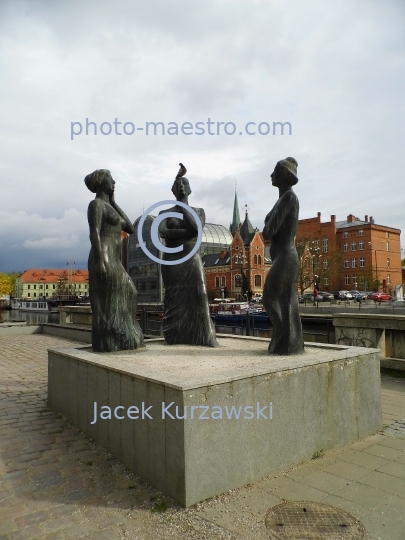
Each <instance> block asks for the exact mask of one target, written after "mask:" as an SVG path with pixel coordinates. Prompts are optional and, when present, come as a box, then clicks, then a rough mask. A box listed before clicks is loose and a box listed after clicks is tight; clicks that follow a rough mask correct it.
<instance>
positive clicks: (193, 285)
mask: <svg viewBox="0 0 405 540" xmlns="http://www.w3.org/2000/svg"><path fill="white" fill-rule="evenodd" d="M172 210H173V209H170V210H166V212H167V211H172ZM193 210H194V211H195V212H196V213H197V215H198V216H199V218H200V220H201V222H202V226H203V227H204V223H205V213H204V210H203V209H202V208H193ZM162 213H164V212H162ZM163 224H164V225H163ZM184 227H186V225H185V223H184V221H183V220H180V219H178V218H168V219H166V220H165V222H163V223H162V224H161V227H160V228H159V232H160V234H161V236H163V237H164V234H162V230H163V229H165V228H167V230H168V231H170V230H176V229H183V228H184ZM165 242H166V245H167V246H168V247H175V246H178V245H181V244H183V250H182V251H181V252H180V253H175V254H170V253H164V254H163V259H165V260H176V259H180V258H183V257H184V256H185V255H186V254H187V253H190V251H191V250H192V249H193V248H194V246H195V243H196V237H195V236H194V235H193V233H191V232H190V233H189V234H188V236H185V237H184V238H177V239H176V240H175V241H174V242H171V241H170V239H168V238H167V237H166V238H165ZM162 278H163V283H164V287H165V300H164V308H165V312H164V317H163V335H164V337H165V339H166V342H167V343H168V344H170V345H173V344H188V345H203V346H206V347H217V346H218V343H217V340H216V336H215V327H214V324H213V322H212V320H211V316H210V310H209V305H208V297H207V287H206V283H205V273H204V267H203V265H202V261H201V256H200V254H199V253H198V251H197V253H195V254H194V255H193V256H192V257H191V258H190V259H189V260H188V261H185V262H183V263H180V264H177V265H163V264H162Z"/></svg>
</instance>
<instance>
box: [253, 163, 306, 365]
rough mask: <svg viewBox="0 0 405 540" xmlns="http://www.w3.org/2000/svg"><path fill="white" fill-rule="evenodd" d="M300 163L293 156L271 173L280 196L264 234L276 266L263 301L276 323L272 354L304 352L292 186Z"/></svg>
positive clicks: (265, 222)
mask: <svg viewBox="0 0 405 540" xmlns="http://www.w3.org/2000/svg"><path fill="white" fill-rule="evenodd" d="M297 167H298V163H297V162H296V160H295V159H294V158H292V157H288V158H286V159H283V160H282V161H279V162H278V163H277V165H276V166H275V168H274V171H273V173H272V174H271V180H272V184H273V186H275V187H277V188H278V190H279V199H278V201H277V202H276V204H275V205H274V207H273V209H272V210H271V211H270V212H269V213H268V214H267V216H266V219H265V221H264V229H263V236H264V238H265V239H266V240H270V241H271V244H270V257H271V261H272V266H271V268H270V271H269V273H268V274H267V277H266V281H265V284H264V289H263V305H264V307H265V308H266V311H267V314H268V316H269V317H270V320H271V322H272V324H273V336H272V339H271V342H270V346H269V353H270V354H278V355H291V354H302V353H303V352H304V340H303V337H302V325H301V318H300V313H299V308H298V292H297V284H298V272H299V260H298V254H297V250H296V249H295V235H296V232H297V226H298V212H299V202H298V198H297V195H296V194H295V193H294V191H293V189H292V186H294V185H295V184H296V183H297V182H298V177H297Z"/></svg>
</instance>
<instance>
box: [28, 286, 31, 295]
mask: <svg viewBox="0 0 405 540" xmlns="http://www.w3.org/2000/svg"><path fill="white" fill-rule="evenodd" d="M28 287H29V285H28ZM28 296H31V293H30V292H29V293H28Z"/></svg>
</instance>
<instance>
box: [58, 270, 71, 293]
mask: <svg viewBox="0 0 405 540" xmlns="http://www.w3.org/2000/svg"><path fill="white" fill-rule="evenodd" d="M56 290H57V295H58V296H65V295H68V294H69V283H68V278H67V275H66V273H63V274H62V275H61V276H60V277H59V278H58V284H57V289H56Z"/></svg>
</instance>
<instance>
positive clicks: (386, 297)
mask: <svg viewBox="0 0 405 540" xmlns="http://www.w3.org/2000/svg"><path fill="white" fill-rule="evenodd" d="M367 298H368V299H369V300H374V302H389V301H390V300H391V299H392V298H391V295H390V294H387V293H382V292H374V293H371V294H369V295H368V296H367Z"/></svg>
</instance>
